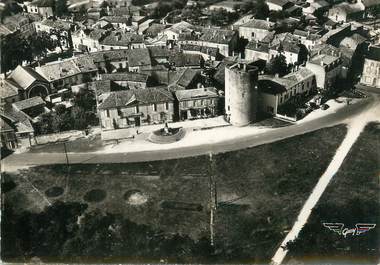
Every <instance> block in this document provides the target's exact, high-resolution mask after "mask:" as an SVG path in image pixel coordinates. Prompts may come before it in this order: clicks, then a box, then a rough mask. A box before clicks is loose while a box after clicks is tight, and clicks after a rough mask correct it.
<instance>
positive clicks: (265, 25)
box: [240, 19, 276, 30]
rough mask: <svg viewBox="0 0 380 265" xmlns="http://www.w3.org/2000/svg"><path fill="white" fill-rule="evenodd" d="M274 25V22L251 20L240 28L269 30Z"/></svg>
mask: <svg viewBox="0 0 380 265" xmlns="http://www.w3.org/2000/svg"><path fill="white" fill-rule="evenodd" d="M275 25H276V24H275V23H274V22H270V21H266V20H261V19H253V20H251V21H249V22H247V23H245V24H243V25H241V26H240V27H244V28H254V29H266V30H271V29H273V28H274V26H275Z"/></svg>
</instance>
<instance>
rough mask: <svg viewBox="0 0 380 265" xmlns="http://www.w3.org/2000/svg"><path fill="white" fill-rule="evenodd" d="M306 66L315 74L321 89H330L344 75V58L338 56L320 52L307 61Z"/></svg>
mask: <svg viewBox="0 0 380 265" xmlns="http://www.w3.org/2000/svg"><path fill="white" fill-rule="evenodd" d="M306 68H307V69H309V70H310V71H311V72H313V73H314V74H315V76H316V79H317V87H318V88H319V89H322V90H329V89H331V88H332V86H333V85H334V83H335V81H336V80H337V79H338V77H341V75H342V60H341V58H340V57H337V56H333V55H328V54H318V55H316V56H314V57H312V58H311V59H310V60H308V61H307V62H306Z"/></svg>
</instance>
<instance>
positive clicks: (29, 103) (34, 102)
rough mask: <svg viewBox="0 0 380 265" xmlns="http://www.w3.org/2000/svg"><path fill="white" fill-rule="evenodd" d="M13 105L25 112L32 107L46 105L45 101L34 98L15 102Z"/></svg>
mask: <svg viewBox="0 0 380 265" xmlns="http://www.w3.org/2000/svg"><path fill="white" fill-rule="evenodd" d="M12 105H13V106H14V107H15V108H17V109H18V110H25V109H29V108H32V107H36V106H40V105H45V101H44V100H43V99H42V98H41V97H33V98H28V99H24V100H21V101H17V102H14V103H12Z"/></svg>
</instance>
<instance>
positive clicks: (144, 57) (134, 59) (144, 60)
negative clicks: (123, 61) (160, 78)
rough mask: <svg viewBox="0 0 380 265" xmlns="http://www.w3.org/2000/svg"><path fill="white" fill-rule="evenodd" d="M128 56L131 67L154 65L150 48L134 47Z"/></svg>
mask: <svg viewBox="0 0 380 265" xmlns="http://www.w3.org/2000/svg"><path fill="white" fill-rule="evenodd" d="M127 58H128V66H129V67H136V66H147V65H148V66H149V65H152V61H151V59H150V54H149V50H148V49H132V50H130V52H129V53H128V55H127Z"/></svg>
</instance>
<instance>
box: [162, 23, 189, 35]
mask: <svg viewBox="0 0 380 265" xmlns="http://www.w3.org/2000/svg"><path fill="white" fill-rule="evenodd" d="M193 29H194V26H193V25H192V24H190V23H188V22H186V21H181V22H178V23H176V24H173V25H172V26H171V27H170V28H168V29H167V30H170V31H173V32H175V33H177V34H179V33H183V32H191V31H193Z"/></svg>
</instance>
